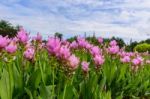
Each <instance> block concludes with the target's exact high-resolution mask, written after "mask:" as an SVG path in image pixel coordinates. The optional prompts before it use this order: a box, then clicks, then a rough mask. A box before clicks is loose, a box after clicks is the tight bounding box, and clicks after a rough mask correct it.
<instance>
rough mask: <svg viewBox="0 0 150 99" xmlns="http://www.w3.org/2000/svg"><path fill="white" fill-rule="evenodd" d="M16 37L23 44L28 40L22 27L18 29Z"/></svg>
mask: <svg viewBox="0 0 150 99" xmlns="http://www.w3.org/2000/svg"><path fill="white" fill-rule="evenodd" d="M17 38H18V39H19V41H20V42H21V43H23V44H26V43H27V42H28V40H29V36H28V33H27V32H26V31H25V30H24V29H23V28H20V30H19V31H18V34H17Z"/></svg>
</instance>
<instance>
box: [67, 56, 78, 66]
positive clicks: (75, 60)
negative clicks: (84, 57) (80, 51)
mask: <svg viewBox="0 0 150 99" xmlns="http://www.w3.org/2000/svg"><path fill="white" fill-rule="evenodd" d="M68 61H69V65H70V67H71V68H72V69H76V68H77V67H78V65H79V59H78V58H77V57H76V56H75V55H71V56H70V57H69V58H68Z"/></svg>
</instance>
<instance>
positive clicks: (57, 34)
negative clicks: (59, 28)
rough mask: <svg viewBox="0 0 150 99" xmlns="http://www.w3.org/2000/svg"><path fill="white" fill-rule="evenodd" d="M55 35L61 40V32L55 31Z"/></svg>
mask: <svg viewBox="0 0 150 99" xmlns="http://www.w3.org/2000/svg"><path fill="white" fill-rule="evenodd" d="M55 37H58V38H59V39H60V40H61V39H62V37H63V34H61V33H58V32H56V33H55Z"/></svg>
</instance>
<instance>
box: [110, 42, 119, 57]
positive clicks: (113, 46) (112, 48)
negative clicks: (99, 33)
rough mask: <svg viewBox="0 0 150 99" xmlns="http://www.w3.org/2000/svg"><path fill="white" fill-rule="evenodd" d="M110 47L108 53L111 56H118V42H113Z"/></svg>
mask: <svg viewBox="0 0 150 99" xmlns="http://www.w3.org/2000/svg"><path fill="white" fill-rule="evenodd" d="M109 45H110V46H109V47H108V52H109V53H110V54H113V55H114V54H117V53H118V52H119V50H120V49H119V46H118V45H117V42H116V41H115V40H112V41H111V42H110V43H109Z"/></svg>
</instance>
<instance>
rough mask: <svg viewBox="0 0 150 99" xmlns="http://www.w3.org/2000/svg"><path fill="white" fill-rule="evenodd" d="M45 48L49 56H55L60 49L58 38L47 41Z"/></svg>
mask: <svg viewBox="0 0 150 99" xmlns="http://www.w3.org/2000/svg"><path fill="white" fill-rule="evenodd" d="M46 47H47V50H48V52H49V53H50V54H53V55H56V54H57V53H58V52H59V49H60V47H61V41H60V39H59V38H52V37H50V38H49V39H48V42H47V44H46Z"/></svg>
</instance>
